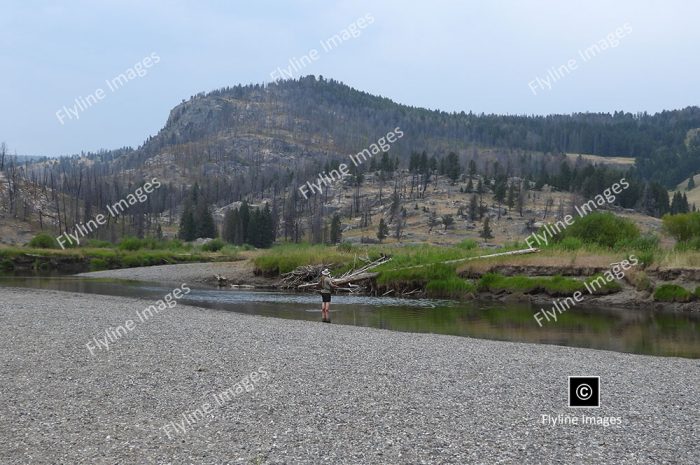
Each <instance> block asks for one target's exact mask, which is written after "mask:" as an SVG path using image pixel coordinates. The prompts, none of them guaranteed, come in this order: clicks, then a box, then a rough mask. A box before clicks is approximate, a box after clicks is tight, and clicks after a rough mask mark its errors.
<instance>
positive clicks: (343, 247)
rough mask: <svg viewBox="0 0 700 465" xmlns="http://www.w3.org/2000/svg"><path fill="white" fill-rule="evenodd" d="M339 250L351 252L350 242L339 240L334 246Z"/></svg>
mask: <svg viewBox="0 0 700 465" xmlns="http://www.w3.org/2000/svg"><path fill="white" fill-rule="evenodd" d="M336 249H337V250H338V251H339V252H352V244H351V243H350V242H341V243H340V244H338V245H337V246H336Z"/></svg>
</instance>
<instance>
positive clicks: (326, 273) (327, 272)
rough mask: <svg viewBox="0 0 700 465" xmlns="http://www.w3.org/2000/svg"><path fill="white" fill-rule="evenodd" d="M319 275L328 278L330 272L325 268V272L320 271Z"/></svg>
mask: <svg viewBox="0 0 700 465" xmlns="http://www.w3.org/2000/svg"><path fill="white" fill-rule="evenodd" d="M321 274H322V275H323V276H330V275H331V272H330V271H329V270H328V268H326V269H325V270H323V271H321Z"/></svg>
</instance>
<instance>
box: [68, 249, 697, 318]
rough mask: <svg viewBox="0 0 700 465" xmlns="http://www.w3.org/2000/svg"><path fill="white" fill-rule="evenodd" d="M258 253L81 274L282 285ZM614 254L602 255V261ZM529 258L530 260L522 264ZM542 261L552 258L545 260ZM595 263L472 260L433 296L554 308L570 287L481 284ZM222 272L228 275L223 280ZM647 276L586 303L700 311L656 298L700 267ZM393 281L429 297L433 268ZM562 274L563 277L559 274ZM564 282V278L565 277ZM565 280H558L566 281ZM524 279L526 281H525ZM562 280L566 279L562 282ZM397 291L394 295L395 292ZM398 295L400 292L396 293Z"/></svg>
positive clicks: (585, 275) (547, 275) (581, 269)
mask: <svg viewBox="0 0 700 465" xmlns="http://www.w3.org/2000/svg"><path fill="white" fill-rule="evenodd" d="M255 257H256V255H255V254H250V253H249V254H248V258H245V259H242V260H238V261H235V262H215V263H187V264H178V265H162V266H150V267H139V268H128V269H120V270H104V271H96V272H88V273H81V274H79V275H78V276H83V277H88V278H108V279H110V278H111V279H133V280H138V281H150V282H167V283H174V284H178V283H182V282H189V283H192V284H195V285H198V286H210V287H219V286H224V287H234V288H235V287H243V288H246V287H254V288H259V289H277V288H279V276H278V275H275V274H274V273H262V272H260V270H259V268H258V266H257V265H256V263H255ZM606 258H608V257H602V260H600V259H599V262H600V263H602V262H604V260H605V259H606ZM519 263H527V264H519ZM542 263H549V264H548V265H543V264H542ZM600 263H598V264H594V265H581V266H572V265H568V264H567V265H560V264H556V263H555V264H552V263H551V258H550V257H549V256H547V255H543V256H540V257H537V256H527V257H517V256H516V257H507V261H506V260H504V259H499V260H483V261H479V262H478V263H477V262H472V264H470V265H466V266H461V267H459V268H458V269H457V273H458V275H459V278H461V279H463V280H464V282H465V283H475V284H473V285H471V287H468V286H465V289H464V290H463V291H460V293H459V294H456V295H450V296H441V295H439V294H438V295H432V296H430V297H438V298H439V297H452V298H459V299H475V298H476V299H481V300H496V301H503V302H530V303H532V304H535V305H538V306H543V307H545V308H547V309H549V308H550V307H551V306H552V305H553V301H554V300H562V299H563V298H565V297H567V296H571V295H572V294H573V292H574V291H573V290H569V291H567V290H566V288H564V287H560V288H556V289H555V290H552V289H548V287H547V286H546V285H545V286H544V287H542V286H541V285H533V286H530V287H529V288H523V287H522V286H521V287H519V288H517V287H505V286H504V287H502V288H495V287H492V288H490V289H489V288H483V287H481V288H479V287H477V285H478V283H479V282H480V279H481V278H482V277H483V276H484V275H487V274H494V273H495V274H497V275H499V276H504V277H517V276H524V277H526V279H527V280H529V281H535V280H537V279H540V280H545V283H546V282H547V281H546V280H552V279H553V278H555V277H557V276H561V277H565V279H566V280H567V281H566V282H565V283H564V284H567V285H569V286H570V285H571V284H575V283H576V281H575V280H579V281H581V282H582V281H583V280H585V279H591V278H592V277H594V276H596V275H599V274H600V273H601V272H602V271H603V270H605V268H604V267H603V266H602V265H601V264H600ZM216 276H220V277H223V278H225V281H219V280H218V279H217V278H216ZM643 276H644V279H646V280H647V281H648V283H647V285H646V286H647V287H641V286H640V284H639V282H640V281H641V277H640V274H639V273H637V274H635V273H634V272H632V273H629V274H628V275H627V276H626V277H625V279H622V280H619V281H618V286H616V287H615V288H614V289H613V290H611V291H610V292H609V293H601V294H596V295H590V294H587V295H585V298H584V302H583V303H584V304H585V305H586V306H589V307H605V308H611V307H613V308H624V309H640V310H664V311H692V312H700V303H698V302H659V301H655V300H654V295H653V287H654V286H660V285H662V284H668V283H673V284H678V285H684V286H686V287H690V286H691V284H692V283H698V282H700V269H680V268H679V269H660V268H652V269H647V270H646V271H645V272H644V275H643ZM399 278H400V279H397V280H395V281H393V282H388V283H386V284H383V285H382V286H381V287H380V286H376V285H375V289H377V292H379V295H381V294H383V293H385V292H388V291H392V290H393V291H394V292H395V291H399V292H400V291H401V290H408V291H410V290H413V289H417V288H418V289H421V292H419V293H414V294H413V297H423V296H425V295H424V294H425V288H426V287H427V286H426V280H427V279H429V278H430V271H429V269H427V268H426V269H418V270H416V272H415V273H414V274H413V275H412V276H409V277H405V276H402V277H399ZM556 279H559V278H556ZM560 281H561V280H560ZM560 281H554V282H556V283H560ZM689 283H691V284H689ZM520 284H522V283H520ZM560 284H561V283H560ZM390 295H392V294H390ZM394 295H396V292H395V293H394Z"/></svg>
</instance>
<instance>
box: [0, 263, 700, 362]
mask: <svg viewBox="0 0 700 465" xmlns="http://www.w3.org/2000/svg"><path fill="white" fill-rule="evenodd" d="M2 286H11V287H20V288H27V289H53V290H60V291H69V292H79V293H93V294H103V295H115V296H124V297H137V298H142V299H145V300H153V301H156V300H158V299H160V298H162V297H163V296H164V295H165V294H167V293H169V292H171V291H172V289H173V287H172V286H169V285H166V284H154V283H145V282H137V281H123V280H114V279H109V280H106V279H90V278H78V277H39V276H33V277H17V276H3V277H0V287H2ZM1 296H2V292H1V291H0V298H1ZM181 302H182V303H187V304H191V305H195V306H199V307H206V308H212V309H217V310H221V311H230V312H237V313H247V314H252V315H262V316H269V317H276V318H290V319H297V320H311V321H320V319H321V313H320V306H321V304H320V297H319V296H318V295H315V294H290V293H284V292H274V291H244V290H229V289H225V290H223V289H222V290H217V289H203V288H192V292H191V293H190V294H188V295H187V296H186V297H185V298H183V299H182V300H181ZM537 310H539V308H536V307H534V306H532V305H530V304H514V303H508V304H504V303H500V302H483V301H472V302H454V301H448V300H427V299H415V300H413V299H397V298H391V297H367V296H348V295H338V296H334V297H333V302H332V305H331V317H332V323H333V324H342V325H354V326H367V327H372V328H381V329H387V330H392V331H404V332H417V333H423V332H427V333H436V334H448V335H454V336H469V337H475V338H482V339H494V340H503V341H514V342H532V343H538V344H557V345H563V346H574V347H587V348H593V349H604V350H612V351H617V352H630V353H637V354H648V355H660V356H674V357H688V358H700V314H691V313H670V312H668V313H667V312H661V313H660V312H650V311H641V310H622V309H601V308H586V307H583V306H578V307H574V308H572V309H570V310H569V311H567V312H565V313H564V314H562V315H559V317H558V321H557V322H551V323H545V324H544V326H542V327H540V326H539V325H538V324H537V322H536V321H535V319H534V318H533V316H532V315H533V314H534V313H535V312H536V311H537ZM105 311H109V310H108V309H105Z"/></svg>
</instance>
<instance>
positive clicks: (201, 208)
mask: <svg viewBox="0 0 700 465" xmlns="http://www.w3.org/2000/svg"><path fill="white" fill-rule="evenodd" d="M194 221H195V231H196V236H197V237H209V238H215V237H217V236H218V234H217V233H216V223H214V217H213V216H212V214H211V209H210V208H209V205H208V204H207V201H206V199H205V198H204V196H203V195H200V196H199V199H198V201H197V207H196V208H195V211H194Z"/></svg>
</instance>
